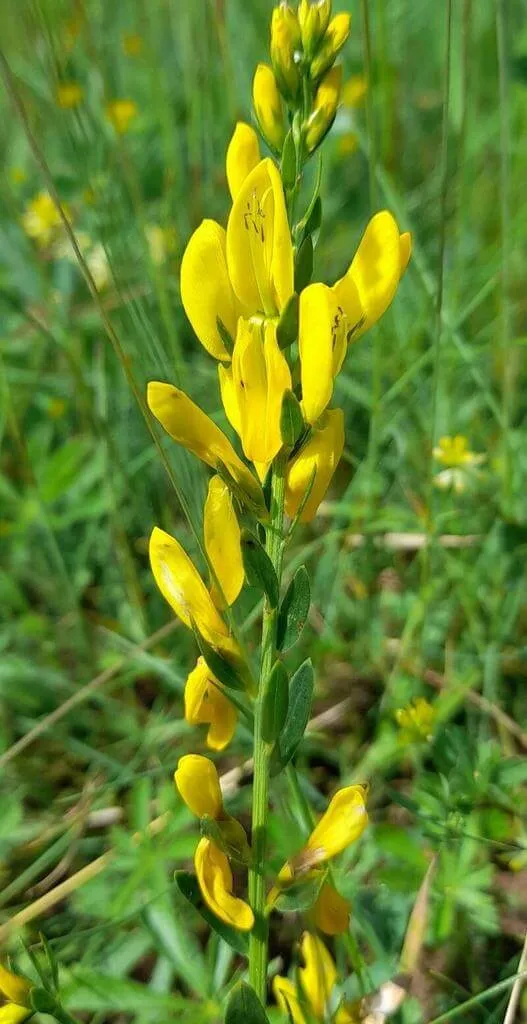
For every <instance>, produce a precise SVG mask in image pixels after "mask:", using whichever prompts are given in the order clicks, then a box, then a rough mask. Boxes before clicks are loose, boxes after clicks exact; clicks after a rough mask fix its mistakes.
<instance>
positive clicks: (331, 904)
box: [312, 882, 351, 935]
mask: <svg viewBox="0 0 527 1024" xmlns="http://www.w3.org/2000/svg"><path fill="white" fill-rule="evenodd" d="M350 913H351V903H350V902H349V900H346V899H344V896H341V895H340V893H339V892H337V890H336V889H335V887H334V886H333V885H331V883H330V882H324V885H323V886H322V888H321V890H320V892H319V894H318V897H317V900H316V903H315V905H314V907H313V910H312V918H313V924H314V925H315V928H318V929H319V930H320V931H321V932H324V935H343V934H344V932H347V930H348V925H349V917H350Z"/></svg>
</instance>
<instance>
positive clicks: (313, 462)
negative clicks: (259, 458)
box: [285, 409, 344, 523]
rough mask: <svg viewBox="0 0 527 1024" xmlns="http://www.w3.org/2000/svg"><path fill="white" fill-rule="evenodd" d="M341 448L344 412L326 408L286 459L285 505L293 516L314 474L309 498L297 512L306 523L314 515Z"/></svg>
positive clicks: (342, 443)
mask: <svg viewBox="0 0 527 1024" xmlns="http://www.w3.org/2000/svg"><path fill="white" fill-rule="evenodd" d="M343 448H344V416H343V413H342V410H341V409H329V410H328V411H327V412H326V413H325V414H324V416H323V417H322V419H321V420H320V421H319V423H318V424H317V425H316V426H315V427H313V429H312V432H311V436H310V438H309V440H308V441H307V443H306V444H305V445H304V446H303V448H301V449H300V451H299V453H298V455H296V456H295V458H294V459H293V460H292V461H291V462H290V463H288V466H287V470H286V492H285V507H286V511H287V514H288V515H289V516H291V517H293V516H295V515H296V513H297V512H298V509H299V508H300V505H301V504H302V500H303V499H304V497H305V495H306V492H307V490H308V488H309V485H310V482H311V479H312V477H313V474H314V483H313V486H312V487H311V492H310V495H309V498H308V500H307V502H306V504H305V506H304V509H303V512H302V514H301V516H300V521H301V522H302V523H309V522H310V521H311V519H313V517H314V516H315V515H316V511H317V509H318V506H319V505H320V502H321V501H322V499H323V497H324V495H325V493H326V491H327V489H328V487H329V485H330V482H331V478H332V476H333V473H334V472H335V469H336V468H337V465H338V462H339V459H340V457H341V455H342V450H343Z"/></svg>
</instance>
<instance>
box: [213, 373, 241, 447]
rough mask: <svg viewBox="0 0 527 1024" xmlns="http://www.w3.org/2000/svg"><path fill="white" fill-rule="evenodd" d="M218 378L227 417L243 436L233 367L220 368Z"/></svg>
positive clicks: (239, 434)
mask: <svg viewBox="0 0 527 1024" xmlns="http://www.w3.org/2000/svg"><path fill="white" fill-rule="evenodd" d="M218 377H219V380H220V394H221V400H222V403H223V408H224V409H225V415H226V417H227V419H228V421H229V423H230V425H231V427H233V429H234V430H235V431H236V433H237V434H238V437H240V436H241V432H242V425H241V416H240V407H239V405H238V392H237V390H236V387H235V385H234V378H233V376H232V366H218Z"/></svg>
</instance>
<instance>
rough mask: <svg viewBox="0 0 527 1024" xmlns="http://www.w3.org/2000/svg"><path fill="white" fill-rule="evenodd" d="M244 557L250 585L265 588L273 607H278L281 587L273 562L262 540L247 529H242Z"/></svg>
mask: <svg viewBox="0 0 527 1024" xmlns="http://www.w3.org/2000/svg"><path fill="white" fill-rule="evenodd" d="M242 557H243V565H244V568H245V575H246V577H247V582H248V583H249V585H250V586H251V587H258V589H259V590H263V592H264V594H265V595H266V597H267V599H268V601H269V604H270V605H271V608H276V606H277V604H278V601H279V599H280V588H279V586H278V578H277V575H276V573H275V571H274V566H273V563H272V562H271V559H270V558H269V555H268V554H267V552H266V551H265V549H264V548H263V547H262V545H261V544H260V541H259V540H257V538H256V537H255V536H254V534H253V533H251V531H250V530H246V529H244V530H242Z"/></svg>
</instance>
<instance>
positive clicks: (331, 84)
mask: <svg viewBox="0 0 527 1024" xmlns="http://www.w3.org/2000/svg"><path fill="white" fill-rule="evenodd" d="M341 89H342V67H341V66H340V64H338V65H336V66H335V67H334V68H330V70H329V71H327V72H326V74H325V75H324V78H323V79H322V81H321V82H320V84H319V86H318V88H317V91H316V93H315V102H314V106H313V113H312V114H311V115H310V117H309V120H308V122H307V125H306V136H305V137H306V146H307V149H308V151H309V152H310V153H312V152H313V150H314V149H316V147H317V146H318V145H320V143H321V142H322V140H323V138H324V136H325V135H326V134H327V132H328V131H329V129H330V128H331V125H332V124H333V121H334V120H335V115H336V113H337V107H338V105H339V101H340V93H341Z"/></svg>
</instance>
